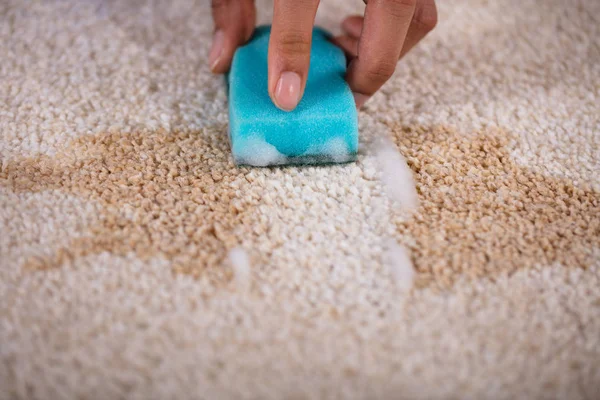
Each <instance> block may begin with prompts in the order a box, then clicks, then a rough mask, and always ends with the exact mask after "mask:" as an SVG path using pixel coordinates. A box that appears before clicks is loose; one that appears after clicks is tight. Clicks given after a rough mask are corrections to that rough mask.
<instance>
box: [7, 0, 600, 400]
mask: <svg viewBox="0 0 600 400" xmlns="http://www.w3.org/2000/svg"><path fill="white" fill-rule="evenodd" d="M208 3H209V2H208V1H204V0H203V1H199V2H196V1H191V0H178V1H172V2H169V1H146V2H142V1H118V0H107V1H99V0H95V1H87V2H78V1H36V2H24V1H19V0H8V1H2V3H1V4H0V55H1V63H0V161H1V169H0V229H1V231H0V387H1V388H2V390H1V391H0V398H1V399H62V398H84V399H107V398H114V399H117V398H132V399H135V398H139V399H165V398H180V399H185V398H197V399H201V398H202V399H217V398H218V399H227V398H248V399H268V398H272V399H282V398H293V399H300V398H357V399H373V398H382V399H391V398H407V399H419V398H422V399H434V398H438V399H451V398H456V399H514V398H528V399H534V398H539V399H584V400H586V399H594V398H598V396H599V394H600V363H599V362H598V360H600V178H599V172H600V106H599V104H600V80H599V77H600V47H599V46H598V38H599V37H600V2H598V1H595V0H579V1H564V0H549V1H535V0H501V1H487V0H452V1H450V0H448V1H445V0H442V1H439V2H438V3H440V4H439V8H440V10H439V13H440V24H439V25H438V28H437V29H436V30H435V31H434V32H433V33H432V34H431V35H430V36H428V37H427V39H426V40H425V41H424V42H423V43H422V44H421V45H419V47H418V48H417V49H415V50H414V51H413V52H411V54H409V55H408V56H407V57H406V58H405V59H404V60H402V62H400V63H399V64H398V68H397V70H396V73H395V75H394V77H393V78H392V80H391V81H390V82H388V84H386V85H385V86H384V88H383V89H382V90H381V91H380V92H379V93H378V94H377V95H376V96H375V97H374V98H373V99H372V100H371V101H370V102H369V103H368V104H367V106H366V107H365V109H364V110H363V111H362V112H361V113H360V134H361V142H360V151H359V159H358V161H357V162H356V163H352V164H348V165H343V166H329V167H304V168H296V167H290V168H273V169H250V168H236V167H235V166H234V165H233V163H232V161H231V158H230V153H229V143H228V139H227V103H226V93H225V87H224V82H223V79H222V78H220V77H215V76H213V75H211V74H210V73H209V71H208V67H207V65H206V57H207V56H206V55H207V52H208V47H209V46H210V38H211V31H212V23H211V21H210V10H209V5H208ZM257 5H258V8H259V22H260V23H265V22H268V21H269V20H270V12H269V9H270V5H269V4H268V3H266V2H264V1H258V4H257ZM363 7H364V6H363V5H362V1H360V0H356V1H346V0H332V1H322V5H321V8H320V11H319V14H318V17H317V21H318V23H319V24H320V25H321V26H324V27H326V28H328V29H332V30H334V31H335V30H336V29H337V26H338V24H339V22H340V21H339V19H340V16H342V15H345V14H347V13H352V12H357V11H359V12H360V11H361V10H362V8H363Z"/></svg>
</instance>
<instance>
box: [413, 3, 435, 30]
mask: <svg viewBox="0 0 600 400" xmlns="http://www.w3.org/2000/svg"><path fill="white" fill-rule="evenodd" d="M414 20H415V23H416V24H417V25H418V26H419V27H421V29H422V30H423V31H425V32H431V31H432V30H433V29H434V28H435V27H436V25H437V23H438V14H437V9H436V6H435V2H433V1H431V3H430V4H427V5H422V6H418V7H417V10H416V11H415V17H414Z"/></svg>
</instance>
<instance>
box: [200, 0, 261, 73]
mask: <svg viewBox="0 0 600 400" xmlns="http://www.w3.org/2000/svg"><path fill="white" fill-rule="evenodd" d="M211 11H212V16H213V21H214V23H215V33H214V36H213V42H212V46H211V48H210V52H209V55H208V65H209V66H210V69H211V71H212V72H214V73H219V74H220V73H224V72H227V71H228V70H229V67H230V66H231V60H232V58H233V53H234V52H235V50H236V49H237V48H238V47H239V46H241V45H242V44H244V43H246V42H247V41H248V39H250V36H252V32H254V25H255V24H256V9H255V8H254V0H211Z"/></svg>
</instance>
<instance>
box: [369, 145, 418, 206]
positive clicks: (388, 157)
mask: <svg viewBox="0 0 600 400" xmlns="http://www.w3.org/2000/svg"><path fill="white" fill-rule="evenodd" d="M375 157H376V159H377V163H378V164H379V167H380V168H381V179H382V181H383V184H384V186H385V188H386V192H387V194H388V196H389V198H390V199H391V200H393V201H395V202H397V203H398V204H399V205H400V207H402V208H403V209H404V210H406V211H414V210H416V209H417V207H418V206H419V196H418V195H417V189H416V187H415V182H414V180H413V175H412V171H411V169H410V168H409V167H408V164H407V163H406V160H405V159H404V157H402V155H401V154H400V153H399V152H398V151H397V150H396V146H395V145H394V143H393V142H392V141H391V140H389V139H387V138H386V139H382V140H381V141H380V142H379V143H377V144H376V145H375Z"/></svg>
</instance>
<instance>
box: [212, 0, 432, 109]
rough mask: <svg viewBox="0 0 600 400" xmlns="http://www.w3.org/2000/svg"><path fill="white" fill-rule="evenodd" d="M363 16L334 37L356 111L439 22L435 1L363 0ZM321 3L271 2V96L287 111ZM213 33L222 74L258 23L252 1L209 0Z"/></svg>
mask: <svg viewBox="0 0 600 400" xmlns="http://www.w3.org/2000/svg"><path fill="white" fill-rule="evenodd" d="M365 3H367V6H366V9H365V16H364V17H362V16H351V17H348V18H346V19H345V20H344V21H343V23H342V29H343V30H344V32H345V34H344V35H341V36H337V37H336V38H334V42H335V43H336V44H337V45H338V46H340V47H341V48H342V49H343V50H344V51H345V52H346V53H347V54H348V55H349V56H350V57H351V61H350V64H349V66H348V73H347V75H346V80H347V81H348V84H349V85H350V88H351V89H352V92H353V93H354V99H355V101H356V107H357V108H360V107H361V106H362V105H363V104H364V103H365V102H366V101H367V100H368V99H369V97H371V96H372V95H373V94H374V93H375V92H376V91H377V90H378V89H379V88H380V87H381V86H382V85H383V84H384V83H385V82H386V81H387V80H388V79H389V78H390V77H391V76H392V74H393V73H394V70H395V68H396V63H397V61H398V60H399V59H400V58H401V57H402V56H404V55H405V54H406V53H407V52H408V51H409V50H410V49H412V48H413V47H414V46H415V45H416V44H417V43H418V42H419V41H420V40H421V39H423V38H424V37H425V35H426V34H427V33H428V32H429V31H431V30H432V29H433V28H434V27H435V25H436V23H437V10H436V6H435V0H369V1H368V2H367V0H365ZM318 5H319V0H275V1H274V9H273V23H272V27H271V39H270V41H269V83H268V86H269V87H268V89H269V95H270V96H271V99H272V100H273V102H274V103H275V105H276V106H277V107H279V108H280V109H282V110H285V111H291V110H293V109H294V108H296V106H297V105H298V103H299V102H300V99H301V98H302V94H303V93H304V88H305V86H306V78H307V76H308V67H309V62H310V46H311V39H312V28H313V24H314V19H315V14H316V12H317V7H318ZM212 15H213V19H214V22H215V34H214V38H213V44H212V48H211V51H210V54H209V63H210V68H211V70H212V71H213V72H215V73H224V72H226V71H228V70H229V67H230V66H231V59H232V58H233V53H234V51H235V49H236V48H237V47H238V46H241V45H243V44H244V43H245V42H247V41H248V39H250V37H251V36H252V32H253V31H254V27H255V24H256V10H255V8H254V0H212Z"/></svg>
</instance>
